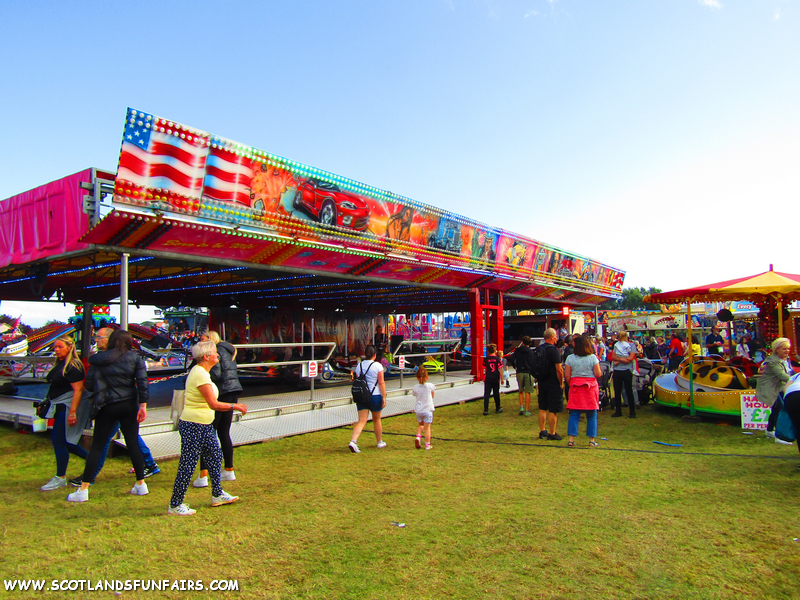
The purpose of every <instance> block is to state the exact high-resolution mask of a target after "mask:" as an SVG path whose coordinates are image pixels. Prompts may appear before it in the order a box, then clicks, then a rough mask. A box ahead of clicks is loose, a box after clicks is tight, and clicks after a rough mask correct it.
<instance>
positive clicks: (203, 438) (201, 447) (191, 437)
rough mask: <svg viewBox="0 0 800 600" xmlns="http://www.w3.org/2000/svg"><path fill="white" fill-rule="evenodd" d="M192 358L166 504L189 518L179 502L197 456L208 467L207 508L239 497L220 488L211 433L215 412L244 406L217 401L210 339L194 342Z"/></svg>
mask: <svg viewBox="0 0 800 600" xmlns="http://www.w3.org/2000/svg"><path fill="white" fill-rule="evenodd" d="M192 356H193V357H194V359H195V361H197V365H195V367H194V368H193V369H192V370H191V371H189V375H188V376H187V377H186V396H185V400H184V406H183V412H181V420H180V422H179V423H178V431H179V432H180V434H181V460H180V462H179V463H178V474H177V475H176V476H175V485H174V486H173V488H172V499H171V500H170V501H169V510H168V511H167V512H168V513H169V514H171V515H180V516H188V515H193V514H194V513H195V512H197V511H195V510H194V509H192V508H189V506H188V505H186V504H184V503H183V499H184V497H185V496H186V490H187V488H188V487H189V482H190V481H191V480H192V473H194V468H195V467H196V466H197V461H198V459H199V458H200V455H201V454H202V455H203V459H204V461H205V463H206V466H207V467H208V474H209V476H210V478H211V506H222V505H223V504H231V503H232V502H236V501H237V500H238V499H239V497H238V496H231V495H230V494H229V493H227V492H226V491H224V490H223V489H222V486H221V485H220V471H221V470H222V450H221V449H220V447H219V441H218V440H217V432H216V431H214V425H213V423H214V416H215V411H234V410H238V411H239V412H241V413H242V414H245V413H246V412H247V406H245V405H244V404H228V403H227V402H219V401H218V400H217V398H218V397H219V390H218V389H217V386H216V384H214V382H213V381H211V375H210V374H209V371H211V367H213V366H214V365H215V364H217V363H218V362H219V355H218V354H217V345H216V344H215V343H214V342H212V341H211V340H208V341H205V342H198V343H197V344H195V345H194V347H192Z"/></svg>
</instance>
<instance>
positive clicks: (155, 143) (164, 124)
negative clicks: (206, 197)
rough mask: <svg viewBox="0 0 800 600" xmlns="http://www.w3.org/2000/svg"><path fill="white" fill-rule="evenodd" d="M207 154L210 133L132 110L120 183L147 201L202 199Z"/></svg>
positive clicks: (120, 164) (119, 169)
mask: <svg viewBox="0 0 800 600" xmlns="http://www.w3.org/2000/svg"><path fill="white" fill-rule="evenodd" d="M207 155H208V135H207V134H205V133H203V132H197V131H195V130H190V129H187V128H185V127H183V126H181V125H179V124H177V123H173V122H171V121H165V120H163V119H159V118H157V117H154V116H153V115H150V114H147V113H143V112H139V111H136V110H129V111H128V117H127V120H126V123H125V133H124V135H123V138H122V149H121V151H120V156H119V167H118V169H117V182H118V185H119V184H120V183H123V185H125V186H127V189H131V193H130V194H127V195H135V196H138V197H140V198H141V199H143V200H144V199H153V198H154V197H156V196H158V197H160V198H163V199H165V200H168V201H170V202H172V203H175V202H176V201H180V200H181V199H186V198H199V197H200V194H201V192H202V189H203V176H204V173H205V167H206V158H207ZM137 192H138V193H137Z"/></svg>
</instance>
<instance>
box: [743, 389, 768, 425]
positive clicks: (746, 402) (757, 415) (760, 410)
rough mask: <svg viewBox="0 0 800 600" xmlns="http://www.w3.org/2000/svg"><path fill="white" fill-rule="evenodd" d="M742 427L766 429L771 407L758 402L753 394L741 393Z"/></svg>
mask: <svg viewBox="0 0 800 600" xmlns="http://www.w3.org/2000/svg"><path fill="white" fill-rule="evenodd" d="M741 403H742V429H762V430H766V429H767V421H769V414H770V412H772V410H771V409H772V407H771V406H769V405H768V404H764V403H763V402H759V401H758V398H756V396H755V394H742V395H741Z"/></svg>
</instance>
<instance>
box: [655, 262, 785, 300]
mask: <svg viewBox="0 0 800 600" xmlns="http://www.w3.org/2000/svg"><path fill="white" fill-rule="evenodd" d="M765 296H774V297H780V298H781V299H782V300H800V275H792V274H790V273H779V272H777V271H773V270H772V265H770V270H769V271H766V272H764V273H759V274H758V275H751V276H749V277H740V278H739V279H730V280H728V281H720V282H717V283H709V284H707V285H701V286H698V287H693V288H686V289H683V290H675V291H672V292H660V293H658V294H650V295H649V296H645V298H644V301H645V302H659V303H664V304H675V303H678V302H686V301H687V300H689V299H691V300H692V301H696V302H725V301H728V300H759V299H761V298H764V297H765Z"/></svg>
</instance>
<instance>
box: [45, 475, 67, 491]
mask: <svg viewBox="0 0 800 600" xmlns="http://www.w3.org/2000/svg"><path fill="white" fill-rule="evenodd" d="M62 487H67V478H66V477H59V476H58V475H56V476H55V477H53V478H52V479H51V480H50V481H48V482H47V483H45V484H44V485H43V486H42V487H40V488H39V489H40V490H42V491H43V492H50V491H52V490H57V489H59V488H62Z"/></svg>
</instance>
